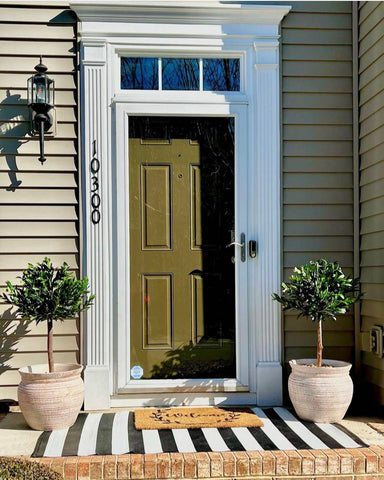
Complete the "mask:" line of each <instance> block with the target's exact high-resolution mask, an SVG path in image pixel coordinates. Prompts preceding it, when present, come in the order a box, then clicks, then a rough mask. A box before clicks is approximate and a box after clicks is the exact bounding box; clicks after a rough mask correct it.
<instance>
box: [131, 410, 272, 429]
mask: <svg viewBox="0 0 384 480" xmlns="http://www.w3.org/2000/svg"><path fill="white" fill-rule="evenodd" d="M263 426H264V424H263V422H262V421H261V420H260V418H259V417H258V416H257V415H256V414H255V413H254V412H252V410H251V409H246V408H218V407H194V408H191V407H180V408H141V409H138V410H135V427H136V428H137V430H160V429H172V428H212V427H213V428H227V427H263Z"/></svg>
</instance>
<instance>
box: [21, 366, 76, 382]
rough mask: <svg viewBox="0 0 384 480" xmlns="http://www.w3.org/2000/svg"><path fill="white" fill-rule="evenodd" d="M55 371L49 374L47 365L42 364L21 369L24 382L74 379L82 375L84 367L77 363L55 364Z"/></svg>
mask: <svg viewBox="0 0 384 480" xmlns="http://www.w3.org/2000/svg"><path fill="white" fill-rule="evenodd" d="M54 365H55V371H54V372H49V371H48V370H49V367H48V364H47V363H40V364H36V365H28V366H26V367H21V368H19V373H20V375H21V378H22V379H23V380H27V381H28V380H39V379H44V380H56V379H61V378H67V377H72V376H76V375H80V374H81V372H82V370H83V368H84V367H83V365H79V364H77V363H55V364H54Z"/></svg>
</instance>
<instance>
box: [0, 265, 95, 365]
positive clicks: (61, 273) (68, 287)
mask: <svg viewBox="0 0 384 480" xmlns="http://www.w3.org/2000/svg"><path fill="white" fill-rule="evenodd" d="M19 278H20V279H21V284H20V285H12V284H11V282H9V281H8V282H7V288H6V289H5V292H4V293H3V299H4V300H5V301H6V302H7V303H10V304H12V305H15V306H16V307H18V310H17V312H16V315H17V316H18V317H21V318H25V319H27V320H31V321H32V320H34V321H36V323H40V322H43V321H46V322H47V328H48V337H47V351H48V365H49V371H50V372H53V371H54V363H53V321H54V320H64V319H66V318H76V316H77V315H78V314H79V313H80V312H81V311H83V310H87V309H88V308H89V307H90V306H91V305H92V301H93V299H94V298H95V296H94V295H88V294H89V290H88V288H89V287H88V279H87V277H85V278H84V279H83V280H76V278H75V277H74V276H73V274H72V273H71V272H69V271H68V265H67V264H66V263H63V265H62V266H61V267H60V268H58V269H55V268H54V267H53V265H52V262H51V260H50V259H49V258H47V257H46V258H44V260H43V262H42V263H37V264H36V265H32V264H31V263H30V264H28V268H27V269H26V270H24V272H23V275H22V276H21V277H19Z"/></svg>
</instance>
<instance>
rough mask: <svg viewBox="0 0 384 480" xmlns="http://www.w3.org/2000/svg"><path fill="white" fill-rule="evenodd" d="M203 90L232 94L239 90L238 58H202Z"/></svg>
mask: <svg viewBox="0 0 384 480" xmlns="http://www.w3.org/2000/svg"><path fill="white" fill-rule="evenodd" d="M203 78H204V82H203V83H204V90H216V91H217V90H219V91H225V92H233V91H238V90H240V61H239V59H238V58H204V60H203Z"/></svg>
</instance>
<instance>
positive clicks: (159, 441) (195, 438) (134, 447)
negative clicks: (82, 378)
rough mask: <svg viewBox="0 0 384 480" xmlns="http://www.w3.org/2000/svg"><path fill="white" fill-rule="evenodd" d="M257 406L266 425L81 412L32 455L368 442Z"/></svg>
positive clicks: (336, 445)
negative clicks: (168, 426) (169, 423)
mask: <svg viewBox="0 0 384 480" xmlns="http://www.w3.org/2000/svg"><path fill="white" fill-rule="evenodd" d="M252 410H253V411H254V413H256V415H258V416H259V417H260V418H261V419H262V421H263V423H264V427H248V428H247V427H236V428H195V429H173V430H136V428H135V426H134V418H133V412H129V411H120V412H117V413H92V414H87V413H81V414H80V415H79V417H78V419H77V421H76V423H75V424H74V425H73V426H72V427H70V428H69V429H68V428H67V429H65V430H54V431H53V432H44V433H42V434H41V435H40V437H39V439H38V441H37V444H36V447H35V450H34V452H33V454H32V457H61V456H72V455H74V456H83V455H111V454H112V455H120V454H123V453H162V452H225V451H244V450H296V449H324V448H325V449H327V448H358V447H365V446H367V445H366V444H364V442H362V441H361V439H359V438H358V437H356V435H354V434H353V433H352V432H350V431H348V430H347V429H345V428H344V427H342V426H341V425H337V424H328V423H326V424H325V423H312V422H305V421H301V420H299V419H298V418H297V417H296V416H295V415H294V414H292V413H291V412H290V411H288V410H287V409H285V408H280V407H276V408H267V409H260V408H252Z"/></svg>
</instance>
